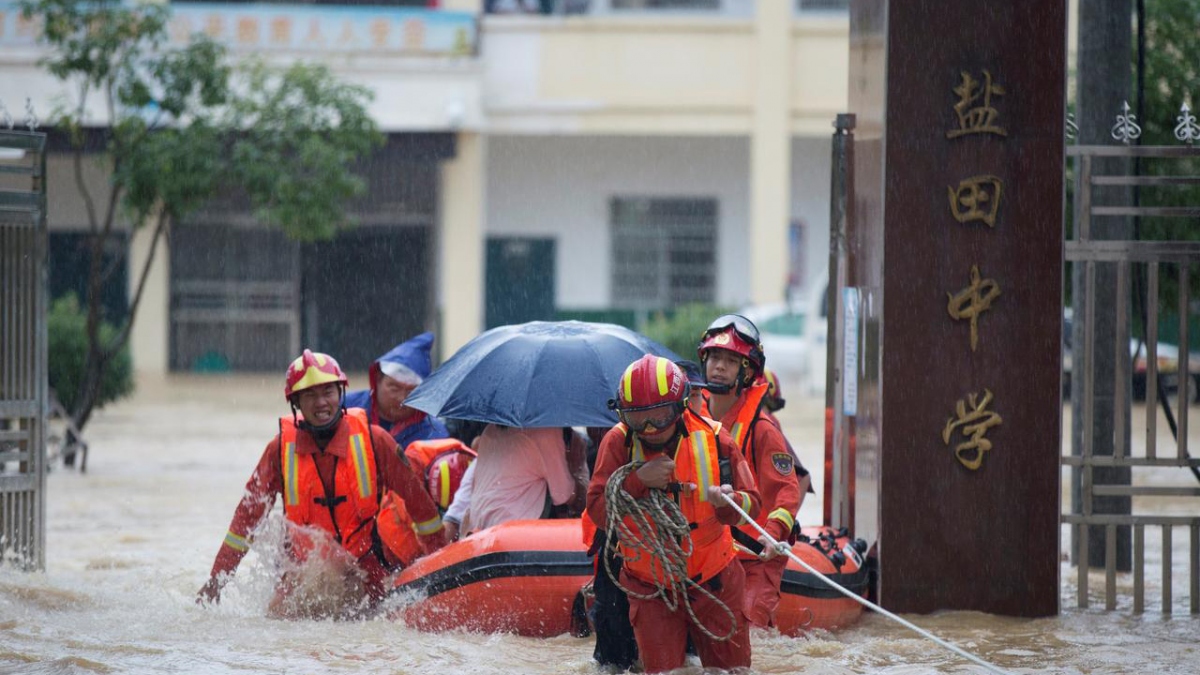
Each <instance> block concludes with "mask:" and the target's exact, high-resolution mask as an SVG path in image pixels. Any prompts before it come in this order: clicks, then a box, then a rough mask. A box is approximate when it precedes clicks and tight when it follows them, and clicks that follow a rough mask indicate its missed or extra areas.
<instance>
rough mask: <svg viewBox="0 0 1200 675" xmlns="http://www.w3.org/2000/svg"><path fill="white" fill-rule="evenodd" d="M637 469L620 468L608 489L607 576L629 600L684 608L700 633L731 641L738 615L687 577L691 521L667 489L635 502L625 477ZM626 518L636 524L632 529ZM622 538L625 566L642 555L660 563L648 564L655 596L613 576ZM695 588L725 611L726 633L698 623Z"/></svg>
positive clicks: (606, 528)
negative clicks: (656, 600)
mask: <svg viewBox="0 0 1200 675" xmlns="http://www.w3.org/2000/svg"><path fill="white" fill-rule="evenodd" d="M636 470H637V467H636V466H635V465H634V464H632V463H630V464H626V465H625V466H622V467H621V468H619V469H617V470H616V471H614V472H613V474H612V476H610V477H609V479H608V485H606V486H605V488H604V500H605V509H606V510H607V512H608V522H607V523H606V524H605V528H604V530H605V537H606V539H605V542H604V547H605V552H606V553H607V555H605V556H604V570H605V571H606V572H607V573H608V578H609V579H612V581H613V583H614V584H616V585H617V587H618V588H620V589H621V590H622V591H624V592H625V594H626V595H628V596H630V597H634V598H639V599H642V600H650V599H652V598H656V597H657V598H662V601H663V602H664V603H665V604H666V605H667V609H669V610H671V611H672V612H674V611H675V610H676V609H678V608H679V606H680V605H683V607H684V608H686V609H687V613H688V616H689V617H690V618H691V620H692V623H694V624H696V627H697V628H699V629H700V631H701V632H703V633H704V634H705V635H707V636H708V637H709V638H711V639H713V640H716V641H718V642H723V641H725V640H728V639H729V638H731V637H733V634H734V632H735V631H736V629H737V617H735V616H734V613H733V610H731V609H730V608H729V606H728V605H726V604H725V603H724V602H721V600H720V598H718V597H717V596H716V595H713V594H712V593H711V592H710V591H709V590H708V589H707V588H705V587H704V586H702V585H700V584H698V583H696V582H695V581H694V580H692V578H691V577H689V576H688V573H687V560H688V557H689V556H690V555H691V553H692V536H691V535H692V530H691V526H690V524H689V523H688V521H687V518H686V517H684V515H683V512H682V511H681V510H680V509H679V505H678V504H676V503H675V501H674V500H673V499H671V497H670V495H668V494H667V492H666V491H664V490H659V489H651V490H650V494H649V495H648V496H646V497H644V498H642V499H635V498H634V497H633V495H631V494H629V493H628V492H627V491H626V490H625V488H624V483H625V477H626V476H628V475H629V474H630V473H631V472H633V471H636ZM626 518H629V519H630V520H632V521H633V524H634V527H630V526H629V524H628V523H627V522H626V520H625V519H626ZM618 540H619V541H620V542H621V543H622V544H623V545H624V549H623V550H622V551H621V553H622V554H623V555H624V556H625V558H626V561H627V562H628V561H629V560H631V559H632V560H639V559H640V556H643V555H649V556H652V557H653V558H655V559H656V560H657V561H658V562H659V565H651V566H650V569H651V575H652V576H653V577H654V578H653V579H651V581H650V585H651V586H653V587H654V591H653V592H652V593H638V592H636V591H633V590H630V589H628V588H626V587H625V586H624V585H623V584H622V583H621V582H620V580H619V579H617V575H616V574H614V573H613V570H612V564H611V562H610V560H611V559H612V557H613V556H614V555H615V553H616V550H617V548H616V547H617V541H618ZM630 556H638V557H634V558H630ZM692 589H695V590H696V591H698V592H699V593H701V594H703V595H705V596H707V597H709V598H710V599H712V601H713V602H714V603H715V604H716V606H717V607H718V608H720V609H721V610H722V611H724V612H725V614H726V615H727V616H728V617H729V632H728V633H726V634H725V635H717V634H715V633H713V632H712V631H711V630H709V629H708V627H707V626H705V625H704V624H703V623H702V622H701V621H700V618H699V617H697V616H696V612H695V611H694V610H693V609H692V601H691V597H690V596H689V592H690V591H691V590H692Z"/></svg>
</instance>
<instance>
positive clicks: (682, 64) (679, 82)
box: [483, 6, 849, 135]
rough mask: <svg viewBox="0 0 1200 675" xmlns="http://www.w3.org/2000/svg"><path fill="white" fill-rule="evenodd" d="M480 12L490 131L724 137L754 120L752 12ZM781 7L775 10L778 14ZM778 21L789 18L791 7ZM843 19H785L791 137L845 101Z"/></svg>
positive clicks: (810, 130) (824, 126)
mask: <svg viewBox="0 0 1200 675" xmlns="http://www.w3.org/2000/svg"><path fill="white" fill-rule="evenodd" d="M765 9H766V6H760V12H759V15H760V16H759V18H758V19H736V18H727V17H711V18H709V17H702V18H697V17H677V16H653V15H649V16H639V17H636V18H632V17H564V18H560V19H546V18H544V17H538V18H530V17H511V16H488V17H485V18H484V28H483V35H484V39H483V46H484V53H483V62H484V64H483V65H484V69H485V89H486V91H485V103H484V106H485V112H486V115H487V117H488V120H489V129H490V130H492V131H494V132H512V133H537V132H543V133H544V132H545V131H547V130H551V131H554V130H557V131H559V132H565V133H580V134H596V133H620V134H630V133H634V134H664V135H679V134H681V133H683V134H701V135H729V134H751V133H753V130H754V126H755V124H756V122H755V119H756V107H755V106H756V87H755V84H756V72H757V71H756V68H757V66H758V51H759V49H760V45H759V44H758V35H759V33H758V30H757V28H756V20H758V21H761V17H762V16H764V15H766V16H772V15H771V14H770V13H768V12H766V11H764V10H765ZM785 13H786V12H785ZM786 14H789V16H788V17H787V18H785V19H784V21H787V20H788V18H790V13H786ZM848 34H849V20H848V19H847V18H846V17H844V16H843V17H828V18H824V17H816V18H804V19H791V31H790V36H789V40H790V45H788V46H787V47H786V48H784V49H782V50H780V51H779V53H778V58H781V59H790V61H791V63H790V67H788V68H782V69H780V72H788V73H790V77H789V80H788V81H785V82H777V83H775V84H774V85H773V86H777V87H782V88H783V89H785V90H790V91H791V96H790V97H789V98H788V99H786V100H787V101H788V103H787V105H789V110H788V113H789V116H790V120H791V122H790V126H791V130H792V133H793V134H798V135H826V134H828V133H829V128H830V127H829V124H830V121H831V120H832V119H833V115H834V114H836V113H837V112H840V111H843V110H844V109H845V106H846V73H847V54H848V42H847V41H848Z"/></svg>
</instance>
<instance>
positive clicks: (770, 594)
mask: <svg viewBox="0 0 1200 675" xmlns="http://www.w3.org/2000/svg"><path fill="white" fill-rule="evenodd" d="M696 351H697V355H698V356H699V357H700V362H701V364H703V367H704V373H705V378H706V379H707V381H708V387H707V388H708V396H707V404H708V412H709V414H710V415H711V416H712V418H713V419H718V420H720V421H721V423H722V424H724V425H725V427H726V428H727V429H729V433H730V435H731V436H732V437H733V441H734V443H735V444H736V445H737V446H738V449H739V450H741V452H742V454H743V455H744V456H745V457H746V461H747V463H748V464H749V466H750V469H751V472H752V473H753V474H754V479H755V482H756V484H757V485H758V489H759V492H760V494H761V495H762V504H763V507H762V510H761V511H760V512H759V514H758V516H757V518H756V520H757V522H758V524H759V525H760V526H762V527H763V529H765V530H766V531H767V532H768V533H770V535H771V537H773V538H774V539H775V540H776V541H780V542H787V543H795V540H796V539H795V534H794V530H795V524H796V514H797V513H798V512H799V511H800V503H801V502H802V501H803V499H804V491H805V490H807V489H808V486H809V483H810V482H811V481H810V479H809V477H808V472H807V471H805V470H804V467H802V466H799V465H798V464H797V463H796V461H795V459H794V457H793V454H792V452H791V451H790V450H789V448H788V444H787V441H786V440H785V439H784V437H783V432H782V431H780V429H779V426H778V423H777V422H775V421H774V420H773V418H771V417H770V416H769V415H768V413H767V411H766V410H765V409H764V406H763V403H764V397H765V396H766V395H767V390H768V388H769V385H768V383H767V382H766V381H764V380H763V379H762V377H761V376H762V374H763V369H764V365H765V361H766V355H765V354H764V353H763V348H762V341H761V339H760V338H759V333H758V328H757V327H756V326H755V325H754V323H753V322H751V321H750V320H749V319H747V318H745V317H743V316H741V315H739V314H726V315H724V316H721V317H718V318H717V320H716V321H713V322H712V324H710V325H709V327H708V328H707V329H706V330H705V331H704V333H703V335H702V336H701V338H700V344H699V345H698V346H697V349H696ZM798 474H799V475H798ZM734 538H735V539H736V540H737V541H738V543H739V544H741V548H742V549H743V550H741V551H739V553H738V557H739V558H741V560H742V565H743V567H745V569H746V599H745V600H746V601H745V611H746V616H747V617H748V618H749V619H750V622H751V623H753V624H754V625H756V626H760V627H763V628H766V627H769V626H772V625H774V621H775V610H776V608H778V607H779V585H780V582H781V581H782V579H783V570H784V568H785V567H786V566H787V561H788V558H787V556H786V555H780V554H779V552H778V551H777V550H775V549H774V548H773V547H772V546H770V545H769V544H768V539H767V538H766V537H765V536H762V535H760V534H759V533H758V531H757V530H755V529H754V528H753V527H752V526H750V525H745V526H742V527H741V528H739V531H736V532H735V533H734Z"/></svg>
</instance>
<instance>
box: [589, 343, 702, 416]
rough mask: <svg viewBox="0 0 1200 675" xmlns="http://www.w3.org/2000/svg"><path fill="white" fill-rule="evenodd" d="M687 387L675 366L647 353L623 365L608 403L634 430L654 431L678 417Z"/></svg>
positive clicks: (685, 381)
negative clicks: (614, 394)
mask: <svg viewBox="0 0 1200 675" xmlns="http://www.w3.org/2000/svg"><path fill="white" fill-rule="evenodd" d="M690 388H691V387H690V385H689V384H688V380H687V376H686V375H684V373H683V370H681V369H680V368H679V366H677V365H675V364H674V363H672V362H671V360H670V359H665V358H663V357H661V356H654V355H652V354H647V355H645V356H643V357H642V358H640V359H638V360H637V361H634V362H633V363H631V364H629V367H628V368H626V369H625V373H624V374H623V375H621V381H620V383H619V384H618V385H617V397H616V398H615V399H613V400H612V401H610V402H609V406H610V407H611V408H612V409H613V410H615V411H616V412H617V417H619V418H620V419H621V421H622V422H623V423H624V424H625V425H626V426H627V427H629V428H630V429H632V430H633V431H634V432H635V433H640V434H654V433H657V432H660V431H665V430H666V429H669V428H671V427H672V426H674V425H675V423H676V422H678V421H679V416H680V415H682V414H683V409H684V407H685V406H686V404H687V397H688V393H689V390H690Z"/></svg>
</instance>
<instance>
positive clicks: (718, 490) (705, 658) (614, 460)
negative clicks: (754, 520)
mask: <svg viewBox="0 0 1200 675" xmlns="http://www.w3.org/2000/svg"><path fill="white" fill-rule="evenodd" d="M688 389H689V385H688V381H687V378H686V377H685V376H684V374H683V371H682V370H680V369H679V367H678V366H676V365H675V364H674V363H671V361H670V360H668V359H664V358H661V357H657V356H652V355H646V356H643V357H642V358H640V359H638V360H637V361H635V362H633V363H632V364H630V366H629V367H628V368H627V369H626V370H625V373H624V375H622V377H621V381H620V384H619V386H618V390H617V396H616V398H615V399H614V400H613V401H612V405H613V407H614V408H615V409H616V411H617V414H618V417H619V418H620V419H621V423H619V424H617V425H616V426H615V427H613V428H612V429H611V430H610V431H609V432H608V433H607V434H606V435H605V436H604V439H603V440H602V441H601V444H600V450H599V454H598V456H597V458H596V466H595V470H594V472H593V474H592V481H591V484H590V485H589V486H588V494H587V512H588V516H589V517H590V518H591V520H592V522H594V523H597V524H604V523H607V522H608V520H607V518H608V508H609V505H608V504H607V500H606V497H605V489H606V487H607V485H608V481H609V477H610V476H612V475H613V473H614V472H616V471H617V470H618V469H620V468H621V467H623V466H624V465H626V464H629V463H631V462H632V463H633V466H635V467H637V469H636V470H634V471H631V472H630V473H628V474H627V475H626V477H625V479H624V482H623V483H622V487H623V489H624V490H625V491H626V492H628V493H629V495H630V496H632V497H634V498H636V499H642V498H645V497H647V496H649V494H650V491H651V490H665V491H669V492H670V493H672V494H673V495H674V497H673V499H674V500H675V502H676V503H677V504H678V505H679V507H680V510H681V511H682V513H683V514H684V517H685V518H686V519H687V521H688V524H689V526H690V534H689V535H686V536H688V537H690V539H691V541H690V542H687V543H690V545H691V548H690V551H691V553H690V555H689V556H688V557H687V560H686V563H687V570H686V574H687V576H688V577H689V578H690V579H691V580H692V581H694V582H695V583H696V584H697V585H698V586H700V587H702V588H704V589H705V590H707V591H708V592H709V593H711V594H712V597H710V596H709V595H708V594H707V593H703V592H701V591H700V590H699V589H698V588H692V587H689V590H688V593H687V597H688V598H689V600H690V605H691V608H692V610H694V612H695V614H696V616H697V617H699V618H700V620H701V621H704V622H705V626H704V627H705V628H706V629H707V630H708V631H709V632H711V633H713V634H715V635H717V636H725V635H728V636H729V637H728V639H725V640H718V639H714V638H713V637H711V636H710V635H708V634H707V633H705V632H704V631H702V630H700V629H699V627H698V626H697V625H695V624H694V623H693V622H692V620H691V619H690V617H689V616H688V611H687V608H686V607H683V606H682V605H680V606H677V607H676V608H675V609H674V610H671V609H670V608H668V606H667V604H666V602H664V600H663V599H662V597H660V596H654V597H638V596H651V595H652V594H653V593H654V592H655V590H656V587H655V585H654V584H653V579H654V578H655V577H656V576H657V575H659V574H661V571H662V562H661V561H660V560H659V559H658V558H657V557H656V556H655V554H654V552H653V551H649V550H646V549H643V548H641V547H639V546H637V545H635V544H634V543H632V542H628V541H620V542H619V549H620V553H621V556H622V557H623V559H624V562H623V565H622V567H621V572H620V583H621V585H622V586H624V587H625V588H626V589H628V590H629V591H630V592H629V620H630V622H631V623H632V624H633V632H634V637H635V639H636V641H637V645H638V651H639V653H640V655H641V659H642V664H643V666H644V668H645V670H646V672H648V673H656V672H663V671H667V670H673V669H675V668H679V667H681V666H683V664H684V659H685V650H686V648H687V642H688V638H689V636H690V638H691V640H692V642H693V644H694V645H695V647H696V652H697V654H699V656H700V661H701V663H702V664H703V665H704V667H706V668H710V667H711V668H723V669H731V668H748V667H749V666H750V638H749V631H748V626H747V623H746V617H745V615H744V614H743V612H742V601H743V595H744V587H743V586H744V579H745V576H744V573H743V571H742V566H741V564H740V563H739V562H738V561H737V559H736V558H735V557H734V548H733V538H732V536H731V534H730V527H729V526H730V525H736V524H737V523H739V522H741V516H740V515H739V514H738V513H737V511H736V510H735V509H733V508H732V507H730V506H729V505H728V504H727V503H726V502H725V501H724V499H722V498H721V496H720V495H722V494H725V495H729V496H730V498H731V499H733V500H734V501H735V502H737V503H738V504H739V505H740V506H741V507H742V508H743V509H744V510H745V511H746V512H747V513H749V514H750V515H751V516H753V515H754V514H755V513H757V512H758V504H759V496H758V490H757V488H756V487H755V485H754V479H753V477H752V476H751V474H750V468H749V467H748V466H747V464H746V461H745V459H744V458H743V457H742V454H741V452H740V451H739V450H738V449H737V446H735V445H734V444H733V440H732V439H731V438H730V437H729V434H728V433H727V432H725V431H724V430H722V429H721V425H720V424H718V423H716V422H713V421H712V420H709V419H705V418H703V417H700V416H699V415H696V414H695V413H693V412H692V411H691V410H690V409H688V408H687V405H686V401H687V397H688ZM625 522H626V524H627V525H628V526H630V527H632V528H633V529H634V530H636V529H637V526H636V523H634V522H633V520H632V519H631V518H629V517H627V516H626V517H625ZM602 526H603V525H602ZM685 550H686V543H685ZM718 603H720V604H724V605H725V606H726V607H727V608H728V609H729V610H731V614H732V617H733V620H732V625H730V618H729V615H728V614H726V613H725V612H724V611H722V610H721V608H720V604H718Z"/></svg>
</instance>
